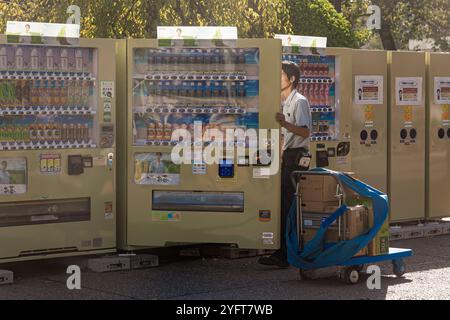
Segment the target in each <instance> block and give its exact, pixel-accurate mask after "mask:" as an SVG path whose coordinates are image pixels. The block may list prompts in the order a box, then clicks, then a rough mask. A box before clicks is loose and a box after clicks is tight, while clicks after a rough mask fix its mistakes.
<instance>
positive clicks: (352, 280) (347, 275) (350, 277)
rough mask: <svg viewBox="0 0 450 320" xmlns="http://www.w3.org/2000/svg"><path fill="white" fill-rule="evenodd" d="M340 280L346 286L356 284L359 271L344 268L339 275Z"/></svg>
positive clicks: (354, 268)
mask: <svg viewBox="0 0 450 320" xmlns="http://www.w3.org/2000/svg"><path fill="white" fill-rule="evenodd" d="M341 280H342V281H344V282H345V283H347V284H357V283H358V281H359V270H358V268H357V267H354V266H353V267H349V268H346V269H345V270H344V271H343V273H341Z"/></svg>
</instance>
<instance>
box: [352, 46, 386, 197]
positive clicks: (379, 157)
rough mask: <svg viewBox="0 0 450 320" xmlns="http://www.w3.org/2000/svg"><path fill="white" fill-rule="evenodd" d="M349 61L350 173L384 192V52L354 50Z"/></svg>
mask: <svg viewBox="0 0 450 320" xmlns="http://www.w3.org/2000/svg"><path fill="white" fill-rule="evenodd" d="M368 61H370V63H367V62H368ZM352 62H353V68H352V69H353V110H352V118H353V120H352V131H353V133H352V171H353V172H354V173H355V174H356V176H357V177H358V179H360V180H362V181H364V182H366V183H368V184H370V185H371V186H373V187H374V188H377V189H378V190H380V191H382V192H385V193H387V140H388V137H387V134H388V128H387V112H388V109H387V102H388V99H387V98H386V97H385V93H386V92H387V69H388V67H387V63H388V60H387V52H386V51H375V50H353V51H352Z"/></svg>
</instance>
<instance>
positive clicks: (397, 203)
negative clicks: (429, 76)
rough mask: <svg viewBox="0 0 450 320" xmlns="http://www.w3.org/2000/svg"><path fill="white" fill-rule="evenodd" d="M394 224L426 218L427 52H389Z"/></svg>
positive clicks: (391, 179)
mask: <svg viewBox="0 0 450 320" xmlns="http://www.w3.org/2000/svg"><path fill="white" fill-rule="evenodd" d="M389 62H390V65H389V88H390V101H389V103H390V105H389V125H390V133H389V136H390V138H389V149H388V177H389V182H388V185H389V186H388V191H389V200H390V219H391V222H397V221H408V220H417V219H424V218H425V138H426V130H425V90H424V89H425V77H426V64H425V53H420V52H389Z"/></svg>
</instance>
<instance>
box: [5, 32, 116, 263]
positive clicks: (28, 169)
mask: <svg viewBox="0 0 450 320" xmlns="http://www.w3.org/2000/svg"><path fill="white" fill-rule="evenodd" d="M114 50H115V41H114V40H103V39H96V40H86V39H80V40H79V45H78V46H50V45H39V44H28V45H27V44H9V43H7V39H6V37H5V36H1V37H0V133H1V134H0V242H1V246H0V263H3V262H9V261H18V260H31V259H41V258H48V257H61V256H74V255H82V254H95V253H104V252H113V251H115V248H116V232H115V231H116V220H115V180H114V172H115V164H114V153H115V142H114V135H115V133H114V132H115V130H114V124H115V68H114V66H115V56H114V54H113V53H114Z"/></svg>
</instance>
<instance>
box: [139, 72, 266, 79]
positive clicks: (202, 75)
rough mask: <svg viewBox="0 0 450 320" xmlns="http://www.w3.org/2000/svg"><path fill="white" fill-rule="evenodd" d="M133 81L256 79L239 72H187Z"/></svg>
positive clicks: (161, 73) (157, 75) (162, 74)
mask: <svg viewBox="0 0 450 320" xmlns="http://www.w3.org/2000/svg"><path fill="white" fill-rule="evenodd" d="M133 78H134V79H145V80H157V81H159V80H182V81H196V80H207V81H245V80H250V79H253V80H257V79H258V77H256V76H255V77H249V76H247V75H246V74H245V73H241V72H189V71H187V72H186V71H181V72H175V71H166V72H165V71H155V72H150V73H147V74H135V75H134V76H133Z"/></svg>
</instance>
